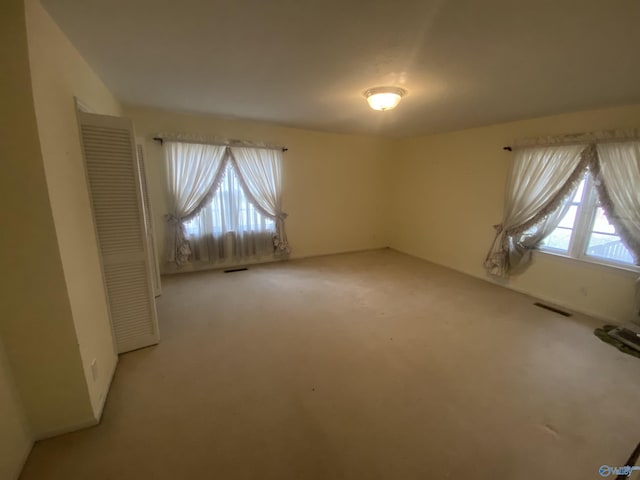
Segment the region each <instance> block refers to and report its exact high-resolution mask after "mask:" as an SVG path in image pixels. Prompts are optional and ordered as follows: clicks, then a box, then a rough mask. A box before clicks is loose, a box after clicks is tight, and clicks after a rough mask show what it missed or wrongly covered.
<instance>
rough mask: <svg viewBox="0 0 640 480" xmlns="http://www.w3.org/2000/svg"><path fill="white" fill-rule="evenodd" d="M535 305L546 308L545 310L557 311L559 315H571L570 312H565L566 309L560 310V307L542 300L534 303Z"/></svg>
mask: <svg viewBox="0 0 640 480" xmlns="http://www.w3.org/2000/svg"><path fill="white" fill-rule="evenodd" d="M534 305H535V306H536V307H540V308H544V309H545V310H549V311H551V312H553V313H557V314H559V315H562V316H563V317H570V316H571V314H570V313H569V312H565V311H564V310H560V309H559V308H556V307H552V306H551V305H546V304H544V303H540V302H536V303H534Z"/></svg>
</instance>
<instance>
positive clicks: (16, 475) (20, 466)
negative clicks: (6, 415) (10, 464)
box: [10, 439, 35, 480]
mask: <svg viewBox="0 0 640 480" xmlns="http://www.w3.org/2000/svg"><path fill="white" fill-rule="evenodd" d="M34 442H35V439H32V440H31V443H30V445H29V448H26V449H25V452H24V455H23V456H22V459H21V460H20V461H19V462H18V463H17V465H16V470H15V472H14V473H13V475H12V476H11V477H10V478H11V479H12V480H18V479H19V478H20V475H21V474H22V470H24V466H25V465H26V464H27V459H28V458H29V455H31V450H32V449H33V444H34Z"/></svg>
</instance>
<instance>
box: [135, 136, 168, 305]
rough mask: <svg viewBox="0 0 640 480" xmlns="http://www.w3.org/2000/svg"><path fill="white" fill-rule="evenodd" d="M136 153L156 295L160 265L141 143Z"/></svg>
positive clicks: (155, 293)
mask: <svg viewBox="0 0 640 480" xmlns="http://www.w3.org/2000/svg"><path fill="white" fill-rule="evenodd" d="M137 154H138V155H137V157H138V158H137V160H138V175H139V176H140V191H141V192H142V213H143V214H144V224H145V230H146V234H147V245H148V249H147V250H148V253H149V266H150V267H151V279H152V280H153V293H154V295H155V296H156V297H158V296H160V295H162V284H161V281H160V266H159V265H158V251H157V248H156V239H155V229H154V228H153V211H152V210H151V199H150V198H149V188H148V186H147V172H146V169H145V165H144V162H145V160H144V149H143V148H142V145H141V144H138V145H137Z"/></svg>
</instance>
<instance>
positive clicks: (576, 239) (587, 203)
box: [537, 171, 640, 272]
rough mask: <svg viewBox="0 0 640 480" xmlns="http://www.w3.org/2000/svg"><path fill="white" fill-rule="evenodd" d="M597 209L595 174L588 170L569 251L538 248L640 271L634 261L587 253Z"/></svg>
mask: <svg viewBox="0 0 640 480" xmlns="http://www.w3.org/2000/svg"><path fill="white" fill-rule="evenodd" d="M597 209H598V192H597V191H596V187H595V182H594V179H593V175H592V174H591V172H589V171H587V173H586V174H585V183H584V189H583V191H582V198H581V200H580V203H578V208H577V211H576V217H575V218H576V219H575V222H574V224H573V228H572V229H571V230H572V233H571V238H570V240H569V247H568V248H567V251H566V252H565V251H564V250H560V249H557V248H550V247H545V246H544V245H541V246H540V247H538V249H537V250H538V251H539V252H541V253H544V254H548V255H554V256H558V257H563V258H568V259H572V260H577V261H580V262H586V263H592V264H595V265H601V266H606V267H611V268H615V269H619V270H627V271H631V272H640V266H638V265H634V264H633V263H622V262H616V261H615V260H609V259H606V258H601V257H595V256H592V255H587V253H586V250H587V243H588V241H589V238H590V236H591V233H592V229H593V223H594V220H595V215H596V211H597ZM618 237H619V235H618Z"/></svg>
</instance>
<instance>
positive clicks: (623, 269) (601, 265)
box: [534, 250, 640, 277]
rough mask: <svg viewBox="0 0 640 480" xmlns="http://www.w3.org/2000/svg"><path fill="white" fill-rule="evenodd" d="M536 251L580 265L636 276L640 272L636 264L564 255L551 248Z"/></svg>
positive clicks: (536, 251)
mask: <svg viewBox="0 0 640 480" xmlns="http://www.w3.org/2000/svg"><path fill="white" fill-rule="evenodd" d="M534 252H535V254H538V253H541V254H543V255H548V256H549V257H551V258H557V259H561V260H562V261H565V262H567V263H574V264H575V263H577V264H579V265H585V266H590V267H594V268H597V269H605V270H610V271H613V272H616V273H623V274H627V275H630V276H634V277H636V276H638V275H639V274H640V267H638V266H635V265H614V264H611V263H605V262H599V261H598V260H595V259H591V258H574V257H570V256H569V255H564V254H562V253H560V252H553V251H550V250H534Z"/></svg>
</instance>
